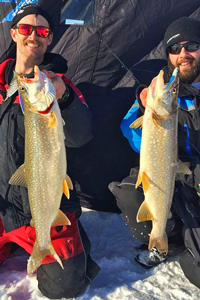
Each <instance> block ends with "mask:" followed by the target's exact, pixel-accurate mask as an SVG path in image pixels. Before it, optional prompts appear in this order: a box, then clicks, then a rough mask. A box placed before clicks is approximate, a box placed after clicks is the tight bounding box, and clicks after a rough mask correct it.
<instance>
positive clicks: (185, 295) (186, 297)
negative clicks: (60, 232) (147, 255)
mask: <svg viewBox="0 0 200 300" xmlns="http://www.w3.org/2000/svg"><path fill="white" fill-rule="evenodd" d="M81 222H82V224H83V227H84V228H85V230H86V232H87V234H88V236H89V238H90V241H91V245H92V249H91V255H92V258H93V259H94V260H95V261H96V262H97V263H98V264H99V266H100V267H101V271H100V273H99V274H98V276H97V277H96V278H95V280H94V281H93V283H92V284H91V285H90V286H89V287H88V288H87V290H86V291H85V292H84V293H83V294H82V295H81V296H79V297H78V298H77V300H112V299H113V300H117V299H119V300H198V299H200V290H199V289H198V288H196V287H195V286H194V285H192V284H191V283H190V282H189V281H188V280H187V279H186V278H185V276H184V274H183V272H182V270H181V268H180V266H179V263H178V256H175V257H173V258H170V259H169V260H168V261H167V262H165V263H162V264H160V265H159V266H157V267H155V268H153V269H150V270H145V269H143V268H142V267H140V266H139V265H137V264H136V262H135V260H134V257H135V255H136V253H137V251H138V250H137V247H138V246H139V245H140V244H139V242H137V241H136V240H135V239H134V238H133V237H132V235H131V232H130V231H129V229H128V227H127V226H126V225H125V223H124V221H123V219H122V216H121V215H119V214H114V213H105V212H97V211H91V210H87V209H83V214H82V216H81ZM27 259H28V254H27V253H26V252H25V251H24V250H23V249H19V250H17V251H16V252H15V253H14V254H13V255H12V257H10V258H9V259H7V260H6V261H5V262H4V263H3V264H2V265H1V266H0V299H1V300H44V299H47V298H46V297H44V296H43V295H42V294H41V293H40V291H39V290H38V289H37V281H36V278H35V275H34V276H32V277H29V276H28V275H27V273H26V266H27Z"/></svg>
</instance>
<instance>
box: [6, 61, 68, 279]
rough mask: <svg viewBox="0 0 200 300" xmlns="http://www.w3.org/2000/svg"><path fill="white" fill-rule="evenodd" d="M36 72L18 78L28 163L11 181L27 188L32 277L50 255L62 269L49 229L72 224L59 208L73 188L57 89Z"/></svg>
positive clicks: (28, 268) (29, 272) (36, 69)
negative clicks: (32, 230) (32, 238)
mask: <svg viewBox="0 0 200 300" xmlns="http://www.w3.org/2000/svg"><path fill="white" fill-rule="evenodd" d="M34 72H35V73H34V78H26V77H24V76H23V75H20V74H19V75H17V76H16V80H17V83H18V89H19V93H20V98H21V101H22V104H21V106H22V109H23V110H24V123H25V161H24V164H23V165H22V166H20V167H19V169H18V170H17V171H16V172H15V173H14V174H13V176H12V177H11V179H10V181H9V183H10V184H13V185H21V186H24V187H26V188H27V189H28V197H29V203H30V210H31V215H32V220H31V226H34V227H35V232H36V241H35V243H34V245H33V251H32V254H31V256H30V258H29V260H28V266H27V272H28V274H29V275H30V274H31V273H33V272H34V271H35V270H36V269H37V268H38V267H39V266H40V264H41V263H42V261H43V259H44V258H45V256H47V255H53V256H54V258H55V259H56V260H57V262H58V263H59V264H60V266H61V267H62V268H63V265H62V262H61V259H60V257H59V256H58V255H57V253H56V251H55V249H54V247H53V245H52V242H51V236H50V230H51V226H59V225H70V224H71V223H70V221H69V219H68V218H67V217H66V215H65V214H64V213H63V212H62V211H61V210H59V207H60V202H61V198H62V194H63V192H64V194H65V195H66V197H67V198H69V189H72V188H73V186H72V182H71V180H70V178H69V177H68V176H67V175H66V169H67V162H66V150H65V143H64V132H63V120H62V118H61V113H60V109H59V106H58V102H57V99H56V97H55V88H54V86H53V84H52V83H51V81H50V80H49V79H48V77H47V76H46V75H45V74H44V73H43V72H41V71H40V70H39V68H38V67H37V66H35V67H34Z"/></svg>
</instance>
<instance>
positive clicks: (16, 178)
mask: <svg viewBox="0 0 200 300" xmlns="http://www.w3.org/2000/svg"><path fill="white" fill-rule="evenodd" d="M9 184H12V185H21V186H24V187H26V188H27V187H28V186H27V183H26V179H25V167H24V164H23V165H21V166H20V167H19V168H18V169H17V171H15V173H14V174H13V175H12V176H11V178H10V180H9Z"/></svg>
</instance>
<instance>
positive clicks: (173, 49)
mask: <svg viewBox="0 0 200 300" xmlns="http://www.w3.org/2000/svg"><path fill="white" fill-rule="evenodd" d="M183 47H184V48H185V50H186V51H187V52H195V51H197V50H198V49H199V48H200V45H199V44H198V43H195V42H189V43H185V44H182V45H181V44H174V45H172V46H170V47H169V48H168V52H169V53H170V54H179V53H180V52H181V49H182V48H183Z"/></svg>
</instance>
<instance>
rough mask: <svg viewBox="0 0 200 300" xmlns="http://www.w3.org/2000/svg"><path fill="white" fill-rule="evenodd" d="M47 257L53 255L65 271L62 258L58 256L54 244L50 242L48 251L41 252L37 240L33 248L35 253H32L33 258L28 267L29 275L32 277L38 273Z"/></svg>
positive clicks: (31, 257)
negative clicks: (37, 270) (35, 272)
mask: <svg viewBox="0 0 200 300" xmlns="http://www.w3.org/2000/svg"><path fill="white" fill-rule="evenodd" d="M47 255H53V256H54V258H55V259H56V260H57V262H58V263H59V265H60V266H61V268H62V269H64V268H63V264H62V261H61V259H60V257H59V256H58V254H57V253H56V251H55V249H54V247H53V245H52V243H51V242H50V244H49V248H48V249H45V250H41V249H40V247H39V244H38V241H37V239H36V241H35V244H34V246H33V251H32V253H31V256H30V258H29V260H28V265H27V273H28V275H31V274H32V273H33V272H34V271H36V269H37V268H38V267H39V266H40V265H41V263H42V261H43V259H44V258H45V257H46V256H47Z"/></svg>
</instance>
